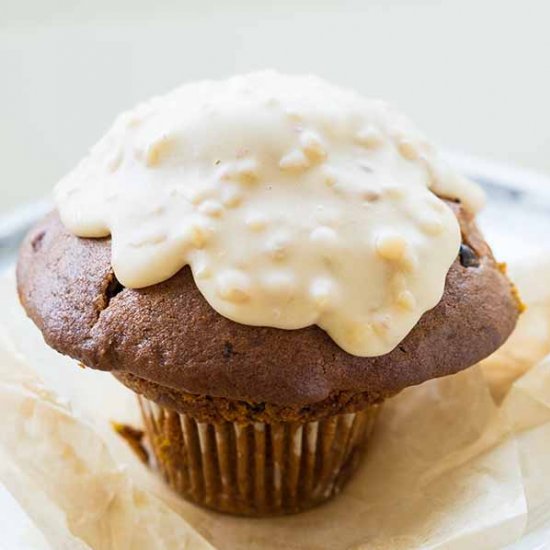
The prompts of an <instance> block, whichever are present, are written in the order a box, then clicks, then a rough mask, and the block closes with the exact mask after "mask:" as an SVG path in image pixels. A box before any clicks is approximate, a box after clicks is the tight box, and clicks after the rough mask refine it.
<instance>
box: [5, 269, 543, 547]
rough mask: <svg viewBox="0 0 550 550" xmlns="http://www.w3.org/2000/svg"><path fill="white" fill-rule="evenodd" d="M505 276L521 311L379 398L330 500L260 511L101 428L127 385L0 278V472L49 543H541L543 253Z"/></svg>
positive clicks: (132, 408)
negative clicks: (347, 477)
mask: <svg viewBox="0 0 550 550" xmlns="http://www.w3.org/2000/svg"><path fill="white" fill-rule="evenodd" d="M513 271H514V275H515V278H516V279H517V281H518V283H519V286H520V288H521V290H522V293H523V296H524V299H525V301H526V302H527V303H528V305H530V309H529V312H528V313H527V314H526V315H525V316H524V317H523V319H522V320H521V323H520V325H519V327H518V329H517V331H516V333H515V334H514V336H513V337H512V339H511V340H510V342H509V343H508V344H507V345H506V346H505V347H504V348H503V349H502V350H501V351H499V352H498V353H497V354H495V356H493V357H491V358H490V359H488V360H486V361H485V362H484V364H483V365H481V366H476V367H474V368H471V369H469V370H467V371H465V372H463V373H460V374H458V375H456V376H452V377H447V378H444V379H440V380H433V381H430V382H428V383H425V384H423V385H421V386H419V387H416V388H410V389H408V390H406V391H404V392H402V393H401V394H400V395H398V396H397V397H395V398H393V399H391V400H389V401H388V403H387V405H386V406H385V407H384V410H383V412H382V415H381V418H380V421H379V423H378V425H377V428H376V432H375V434H374V437H373V440H372V443H371V447H370V450H369V452H368V454H367V456H366V458H365V460H364V462H363V464H362V466H361V469H360V471H359V472H358V474H357V475H356V476H355V477H354V478H353V480H352V481H351V483H350V484H349V485H348V486H347V487H346V489H345V490H344V492H343V493H342V494H341V495H339V496H338V497H337V498H336V499H334V500H333V501H332V502H330V503H329V504H327V505H325V506H322V507H319V508H317V509H315V510H313V511H310V512H306V513H303V514H298V515H295V516H289V517H284V518H276V519H263V520H251V519H240V518H232V517H229V516H223V515H219V514H215V513H212V512H208V511H205V510H202V509H199V508H197V507H194V506H192V505H190V504H187V503H185V502H183V501H181V500H180V499H179V498H177V497H175V496H174V495H173V494H171V493H170V491H168V490H167V489H166V488H165V487H164V485H163V483H162V482H161V481H160V480H159V479H158V478H157V477H156V476H155V475H154V474H153V473H151V472H149V471H148V470H147V468H146V467H145V466H143V465H142V464H141V463H140V462H139V461H138V460H137V458H136V457H135V456H134V455H133V453H132V452H131V451H130V450H129V449H128V448H127V446H126V445H125V444H124V442H122V441H121V440H120V439H119V438H118V437H117V436H116V435H114V433H113V431H112V429H111V427H110V421H111V420H116V421H121V422H128V423H130V424H132V425H134V426H139V424H140V420H139V416H138V414H137V408H136V405H135V402H134V397H133V395H132V394H131V392H129V391H128V390H126V389H125V388H124V387H122V386H120V385H119V384H118V383H117V382H116V381H115V380H114V379H113V378H112V377H111V376H110V375H108V374H105V373H97V372H94V371H91V370H89V369H86V370H82V369H79V368H78V367H77V366H76V365H75V363H74V362H73V361H71V360H69V359H67V358H64V357H61V356H60V355H58V354H56V353H55V352H53V351H52V350H50V349H49V348H48V347H47V346H46V345H45V344H44V343H43V342H42V339H41V337H40V335H39V334H38V331H37V330H36V329H35V328H34V326H33V325H32V324H31V323H30V322H29V321H28V320H27V319H26V318H25V316H24V314H23V312H22V310H21V308H20V306H19V305H18V303H17V298H16V296H15V291H14V281H13V275H10V276H8V277H5V278H4V279H3V280H2V281H0V303H1V304H2V308H0V309H1V311H0V415H1V418H2V423H1V427H0V481H1V482H2V483H3V484H4V485H5V486H6V487H7V488H8V490H9V491H10V492H11V493H12V494H13V495H14V497H15V498H16V500H17V501H18V502H19V503H20V505H21V507H22V508H23V509H24V510H25V511H26V513H27V514H28V516H29V518H30V520H31V521H32V524H33V526H34V527H35V528H37V529H38V530H39V531H40V532H41V534H42V535H43V537H44V539H45V540H46V541H47V542H48V544H49V545H50V546H51V548H55V549H63V548H70V549H72V548H77V549H80V548H97V549H124V550H127V549H140V550H142V549H157V548H158V549H172V548H174V549H176V548H177V549H181V548H199V549H201V548H219V549H232V550H233V549H240V548H262V549H269V548H285V549H296V550H298V549H306V548H307V549H325V548H326V549H329V548H330V549H344V548H345V549H360V548H365V549H367V548H368V549H369V550H370V549H391V550H398V549H401V548H403V549H404V548H407V549H408V548H430V549H435V548H446V549H447V548H448V549H462V548H464V549H468V550H469V549H472V548H476V549H483V548H503V547H506V546H507V545H510V547H511V548H512V547H513V548H529V549H532V548H544V547H545V546H544V544H545V543H546V541H549V540H550V460H549V458H548V457H550V357H547V358H546V359H545V358H544V357H545V356H547V355H548V354H549V353H550V290H549V289H548V287H547V284H546V281H548V280H550V262H543V261H538V262H536V263H533V264H530V265H526V264H525V263H524V265H523V266H522V268H521V269H519V270H513ZM466 345H467V343H466Z"/></svg>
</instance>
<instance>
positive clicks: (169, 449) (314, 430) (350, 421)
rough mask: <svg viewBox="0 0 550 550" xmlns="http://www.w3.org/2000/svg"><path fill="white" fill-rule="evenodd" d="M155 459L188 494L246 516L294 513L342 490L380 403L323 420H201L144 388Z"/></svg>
mask: <svg viewBox="0 0 550 550" xmlns="http://www.w3.org/2000/svg"><path fill="white" fill-rule="evenodd" d="M138 400H139V404H140V407H141V411H142V414H143V419H144V422H145V428H146V432H147V435H148V439H149V442H150V445H151V447H152V450H153V453H154V457H155V461H154V462H155V466H156V468H157V469H158V470H159V471H160V472H161V473H162V475H163V476H164V478H165V480H166V482H167V483H168V485H170V486H171V487H172V489H174V490H175V491H177V492H178V493H179V494H180V495H182V496H183V497H184V498H185V499H186V500H189V501H191V502H194V503H196V504H199V505H201V506H205V507H207V508H211V509H214V510H217V511H220V512H226V513H231V514H238V515H246V516H269V515H279V514H288V513H293V512H298V511H300V510H305V509H307V508H311V507H312V506H315V505H317V504H320V503H322V502H324V501H326V500H328V499H329V498H330V497H331V496H333V495H334V494H336V493H338V492H339V491H340V490H341V488H342V487H343V485H344V483H345V482H346V480H347V479H348V477H349V476H350V474H351V473H352V472H353V471H354V470H355V469H356V467H357V465H358V463H359V459H360V454H361V451H362V449H363V447H364V446H365V444H366V442H367V440H368V438H369V435H370V434H371V432H372V428H373V426H374V421H375V419H376V416H377V413H378V408H379V406H370V407H368V408H366V409H363V410H361V411H359V412H355V413H348V414H341V415H335V416H329V417H327V418H323V419H321V420H318V421H315V422H305V423H300V422H281V423H265V422H254V423H249V424H241V423H237V422H224V421H222V422H198V421H197V420H196V419H194V418H192V417H191V416H189V415H187V414H181V413H178V412H175V411H173V410H170V409H166V408H163V407H160V406H159V405H157V404H156V403H155V402H153V401H150V400H148V399H146V398H144V397H143V396H141V395H138Z"/></svg>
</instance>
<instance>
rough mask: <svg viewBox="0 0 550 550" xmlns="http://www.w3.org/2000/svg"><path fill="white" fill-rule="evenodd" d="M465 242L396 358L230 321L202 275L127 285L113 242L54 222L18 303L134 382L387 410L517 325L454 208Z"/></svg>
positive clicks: (513, 309)
mask: <svg viewBox="0 0 550 550" xmlns="http://www.w3.org/2000/svg"><path fill="white" fill-rule="evenodd" d="M449 206H450V207H452V208H453V210H454V211H455V212H456V214H457V216H458V219H459V221H460V225H461V229H462V235H463V245H462V247H461V250H460V252H459V253H457V257H456V259H455V261H454V262H453V264H452V266H451V268H450V270H449V272H448V275H447V278H446V284H445V291H444V294H443V297H442V299H441V300H440V302H439V303H438V304H437V306H436V307H435V308H433V309H432V310H430V311H428V312H427V313H425V314H424V315H423V316H422V318H421V319H420V321H419V322H418V323H417V324H416V326H415V327H414V328H413V330H412V331H411V332H410V333H409V334H408V335H407V336H406V337H405V338H404V340H403V341H402V342H400V343H399V345H398V346H397V347H396V348H395V349H393V350H392V351H391V352H390V353H388V354H385V355H382V356H377V357H358V356H354V355H350V354H348V353H347V352H345V351H344V350H342V349H341V348H340V347H339V346H338V345H337V344H336V343H335V342H334V341H333V340H332V339H331V338H330V337H329V336H328V334H327V333H326V332H324V331H323V330H322V329H320V328H319V327H317V326H310V327H306V328H303V329H297V330H284V329H277V328H271V327H253V326H249V325H244V324H241V323H236V322H234V321H231V320H230V319H227V318H226V317H223V316H222V315H219V314H218V313H217V312H216V311H215V310H214V309H213V308H212V307H210V305H209V304H208V302H207V301H206V300H205V299H204V297H203V296H202V294H201V293H200V291H199V290H198V288H197V286H196V285H195V283H194V281H193V277H192V274H191V270H190V269H189V268H188V267H184V268H182V269H181V270H180V271H179V272H178V273H177V274H176V275H174V276H173V277H171V278H170V279H168V280H167V281H164V282H162V283H159V284H156V285H152V286H149V287H146V288H142V289H130V288H124V287H123V286H122V285H121V284H120V283H119V282H118V281H117V279H116V277H115V275H114V273H113V269H112V266H111V259H110V258H111V240H110V239H109V238H103V239H82V238H78V237H76V236H74V235H73V234H72V233H70V232H69V231H68V230H67V229H66V228H65V227H64V226H63V224H62V223H61V221H60V220H59V216H58V214H57V213H52V214H51V215H49V216H48V217H47V218H45V219H44V220H42V221H41V222H40V223H39V224H38V225H37V226H36V227H35V228H34V229H33V230H32V231H31V232H30V233H29V234H28V236H27V238H26V239H25V241H24V243H23V246H22V248H21V253H20V258H19V262H18V267H17V279H18V286H19V294H20V297H21V301H22V303H23V306H24V307H25V309H26V311H27V313H28V314H29V316H30V317H31V318H32V319H33V321H34V322H35V323H36V324H37V326H38V327H39V328H40V330H41V331H42V333H43V335H44V338H45V340H46V342H47V343H48V344H49V345H50V346H52V347H53V348H55V349H56V350H58V351H60V352H61V353H64V354H67V355H70V356H71V357H74V358H75V359H77V360H79V361H80V362H81V363H82V364H84V365H86V366H88V367H92V368H96V369H101V370H107V371H113V372H114V373H115V374H121V373H122V374H124V373H129V374H131V375H135V376H137V377H139V378H140V379H144V380H146V381H150V382H154V383H156V384H158V385H160V386H162V387H164V388H172V389H175V390H182V391H185V392H190V393H194V394H204V395H209V396H215V397H223V398H229V399H237V400H245V401H249V402H254V403H271V404H276V405H280V406H303V405H308V404H314V403H319V402H321V401H323V400H325V401H326V400H331V399H333V398H335V397H336V396H338V394H339V393H341V392H358V393H359V392H363V393H365V395H364V396H363V398H362V399H363V400H364V401H367V402H376V401H378V400H380V399H381V398H383V397H387V396H389V395H392V394H394V393H396V392H398V391H399V390H401V389H403V388H405V387H407V386H410V385H413V384H418V383H420V382H423V381H424V380H427V379H430V378H434V377H438V376H444V375H447V374H452V373H454V372H457V371H459V370H462V369H464V368H466V367H469V366H470V365H472V364H474V363H476V362H477V361H479V360H481V359H482V358H484V357H485V356H487V355H489V354H490V353H491V352H492V351H493V350H495V349H496V348H498V347H499V346H500V345H501V344H502V343H503V342H504V341H505V340H506V338H507V337H508V335H509V334H510V332H511V331H512V329H513V327H514V325H515V323H516V319H517V316H518V301H517V299H516V298H515V297H514V294H513V288H512V286H511V284H510V282H509V281H508V279H507V278H506V276H505V275H504V274H503V272H502V271H501V269H500V268H499V266H498V265H497V264H496V263H495V261H494V259H493V257H492V255H491V252H490V249H489V247H488V246H487V244H486V243H485V242H484V240H483V239H482V238H481V236H480V234H479V232H478V231H477V230H476V227H475V225H474V223H473V220H472V215H471V214H469V213H468V212H467V211H466V210H465V209H464V208H462V207H460V206H459V205H458V204H455V203H449Z"/></svg>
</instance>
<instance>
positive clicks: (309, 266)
mask: <svg viewBox="0 0 550 550" xmlns="http://www.w3.org/2000/svg"><path fill="white" fill-rule="evenodd" d="M438 195H439V196H444V197H448V198H453V199H459V200H460V201H462V203H463V204H464V206H465V207H466V208H469V209H471V210H476V209H477V208H478V207H479V206H480V204H481V200H482V199H481V197H482V195H481V193H480V191H479V189H478V188H477V187H476V186H475V185H474V184H472V183H471V182H469V181H468V180H466V179H465V178H463V177H462V176H459V175H457V174H454V173H453V172H452V171H451V170H450V169H449V167H448V166H446V165H445V164H444V163H443V162H442V161H441V159H440V158H439V157H438V156H437V153H436V152H435V150H434V149H433V148H432V147H431V146H430V145H429V144H428V143H427V142H426V140H425V139H424V137H423V136H422V135H421V134H420V133H419V132H418V131H417V130H416V129H415V128H414V126H412V124H411V123H410V122H409V121H408V120H407V119H406V118H405V117H403V116H402V115H400V114H399V113H397V112H395V111H394V110H393V109H391V108H390V107H389V106H388V105H386V104H385V103H383V102H380V101H373V100H370V99H367V98H364V97H362V96H360V95H359V94H357V93H355V92H353V91H349V90H345V89H341V88H338V87H336V86H333V85H331V84H328V83H326V82H324V81H323V80H321V79H319V78H316V77H312V76H285V75H281V74H278V73H275V72H271V71H266V72H260V73H254V74H249V75H245V76H236V77H233V78H230V79H228V80H225V81H205V82H198V83H193V84H187V85H184V86H182V87H181V88H178V89H176V90H175V91H173V92H171V93H169V94H167V95H165V96H163V97H158V98H154V99H153V100H150V101H148V102H146V103H144V104H142V105H140V106H138V107H137V108H136V109H134V110H133V111H130V112H128V113H124V114H123V115H121V116H120V117H119V118H118V119H117V120H116V121H115V123H114V125H113V127H112V128H111V129H110V130H109V132H108V133H107V135H106V136H105V137H104V138H103V139H102V140H101V141H100V142H99V143H98V144H97V145H96V146H95V147H94V148H93V149H92V150H91V152H90V154H89V155H88V157H87V158H85V159H84V160H83V161H82V162H81V163H80V164H79V165H78V166H77V167H76V168H75V170H73V172H71V173H70V174H69V175H68V176H66V177H65V178H64V179H63V180H62V181H61V182H60V183H59V184H58V186H57V188H56V200H57V206H58V208H59V212H60V214H61V218H62V220H63V222H64V224H65V225H66V226H67V227H68V228H69V229H70V230H71V231H72V232H74V233H75V234H76V235H79V236H81V237H106V236H108V235H111V238H112V264H113V269H114V271H115V273H116V275H117V277H118V279H119V280H120V282H121V283H122V284H123V285H125V286H126V287H131V288H140V287H145V286H148V285H154V284H156V283H159V282H161V281H163V280H165V279H168V278H170V277H171V276H172V275H174V274H175V273H176V272H177V271H179V270H180V269H181V268H182V267H183V266H185V265H189V266H190V267H191V269H192V272H193V275H194V278H195V282H196V284H197V286H198V288H199V289H200V291H201V292H202V294H203V295H204V297H205V298H206V300H207V301H208V302H209V303H210V305H211V306H212V307H213V308H214V309H215V310H216V311H218V312H219V313H220V314H221V315H224V316H226V317H228V318H230V319H232V320H234V321H236V322H239V323H244V324H249V325H261V326H271V327H278V328H281V329H298V328H302V327H307V326H309V325H313V324H316V325H318V326H320V327H321V328H323V329H324V330H325V331H326V332H327V333H328V334H329V335H330V336H331V337H332V338H333V340H334V341H335V342H336V343H337V344H338V345H339V346H341V347H342V348H343V349H344V350H346V351H348V352H349V353H351V354H355V355H361V356H374V355H381V354H385V353H388V352H389V351H391V350H392V349H393V348H394V347H395V346H396V345H397V344H398V343H399V342H400V341H401V340H402V339H403V338H404V337H405V336H406V335H407V333H408V332H409V331H410V330H411V329H412V328H413V327H414V325H415V324H416V323H417V322H418V320H419V319H420V317H421V316H422V314H423V313H424V312H426V311H427V310H429V309H431V308H433V307H434V306H435V305H436V304H437V303H438V302H439V300H440V299H441V296H442V294H443V289H444V285H445V278H446V275H447V272H448V270H449V267H450V266H451V264H452V262H453V261H454V260H455V258H456V257H457V254H458V251H459V247H460V240H461V238H460V229H459V226H458V222H457V219H456V217H455V215H454V214H453V212H452V211H451V209H450V208H449V207H448V206H447V205H446V204H445V203H444V202H443V201H442V200H441V199H440V198H439V197H438Z"/></svg>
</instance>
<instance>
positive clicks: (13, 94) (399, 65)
mask: <svg viewBox="0 0 550 550" xmlns="http://www.w3.org/2000/svg"><path fill="white" fill-rule="evenodd" d="M264 67H275V68H278V69H281V70H285V71H290V72H314V73H319V74H320V75H322V76H325V77H327V78H329V79H331V80H334V81H336V82H338V83H341V84H344V85H348V86H352V87H355V88H357V89H359V90H361V91H362V92H364V93H365V94H368V95H371V96H379V97H384V98H386V99H389V100H391V101H393V102H394V103H396V104H397V105H398V106H399V107H401V108H402V110H404V111H405V112H407V113H408V114H409V115H410V116H411V117H412V118H413V119H414V120H415V121H416V122H417V123H418V125H419V126H420V127H421V128H423V129H424V131H425V132H426V133H427V134H428V135H429V136H430V137H431V138H432V139H433V140H434V141H436V142H437V143H440V144H442V145H444V146H446V147H450V148H452V149H455V150H459V151H463V152H466V153H471V154H475V155H478V156H483V157H486V158H490V159H494V160H499V161H505V162H509V163H513V164H517V165H520V166H524V167H527V168H530V169H535V170H539V171H542V172H546V173H550V2H548V0H539V1H537V0H452V1H451V0H446V1H445V0H442V1H435V0H370V1H369V0H362V1H361V0H355V1H353V0H349V1H345V0H343V1H337V0H332V1H331V0H317V1H307V0H272V1H267V0H230V1H225V2H222V1H220V2H211V1H206V0H204V1H200V0H195V1H191V0H187V1H185V0H179V1H176V0H173V1H164V2H162V1H145V0H118V1H117V0H93V1H82V0H80V1H79V0H34V1H31V0H0V214H1V213H2V212H5V211H7V210H9V209H11V208H12V207H13V206H14V205H16V204H18V203H20V202H21V201H23V200H28V199H30V198H36V197H39V196H41V195H44V194H47V193H48V192H49V190H50V189H51V187H52V186H53V184H54V183H55V182H56V180H57V179H58V178H59V177H61V176H62V175H63V174H64V173H65V172H67V171H68V170H69V169H70V168H71V167H72V166H73V165H74V164H75V163H76V162H77V161H78V159H79V158H80V157H81V156H83V154H84V153H85V151H86V150H87V148H88V147H89V146H90V145H91V144H92V143H93V142H94V141H95V140H96V139H97V138H98V137H100V135H101V134H102V133H103V132H104V131H105V130H106V128H107V127H108V125H109V124H110V122H111V121H112V119H113V117H114V116H115V114H116V113H117V112H119V111H120V110H122V109H124V108H126V107H130V106H132V105H133V104H134V103H135V102H137V101H138V100H140V99H144V98H147V97H148V96H150V95H152V94H157V93H162V92H163V91H166V90H168V89H170V88H172V87H175V86H176V85H178V84H179V83H181V82H183V81H186V80H193V79H197V78H203V77H218V76H222V75H229V74H231V73H234V72H242V71H249V70H253V69H258V68H264Z"/></svg>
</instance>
